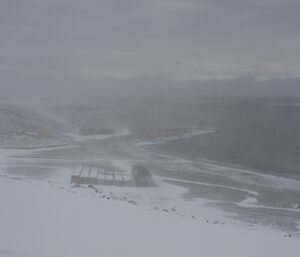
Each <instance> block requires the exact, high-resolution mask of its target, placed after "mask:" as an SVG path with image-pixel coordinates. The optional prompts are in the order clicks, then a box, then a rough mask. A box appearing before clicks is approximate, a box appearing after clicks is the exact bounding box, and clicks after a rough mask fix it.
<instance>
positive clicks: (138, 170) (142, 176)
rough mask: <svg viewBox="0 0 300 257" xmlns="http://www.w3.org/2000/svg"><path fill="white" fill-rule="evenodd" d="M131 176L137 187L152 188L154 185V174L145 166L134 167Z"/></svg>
mask: <svg viewBox="0 0 300 257" xmlns="http://www.w3.org/2000/svg"><path fill="white" fill-rule="evenodd" d="M131 176H132V181H133V183H134V184H135V185H136V186H150V185H151V184H152V174H151V172H150V171H149V170H148V169H147V168H146V167H144V166H140V165H134V166H132V169H131Z"/></svg>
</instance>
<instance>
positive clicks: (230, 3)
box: [0, 0, 300, 86]
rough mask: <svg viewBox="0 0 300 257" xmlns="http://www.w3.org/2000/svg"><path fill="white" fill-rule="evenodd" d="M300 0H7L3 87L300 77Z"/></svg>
mask: <svg viewBox="0 0 300 257" xmlns="http://www.w3.org/2000/svg"><path fill="white" fill-rule="evenodd" d="M299 46H300V1H299V0H106V1H102V0H1V1H0V77H1V85H0V86H5V85H9V84H13V83H21V82H23V83H24V84H26V83H27V84H28V83H29V84H30V83H33V84H34V83H39V82H40V81H48V82H49V80H54V81H61V82H62V83H63V82H64V81H66V80H67V81H70V78H81V79H83V80H84V79H93V80H95V79H96V80H97V79H100V78H103V77H114V78H134V77H141V76H147V77H155V78H156V77H159V78H166V79H171V80H189V79H199V80H202V79H210V78H221V79H222V78H231V77H239V76H244V75H254V76H256V77H263V78H275V77H299V76H300V49H299Z"/></svg>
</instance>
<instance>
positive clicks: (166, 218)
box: [0, 177, 300, 257]
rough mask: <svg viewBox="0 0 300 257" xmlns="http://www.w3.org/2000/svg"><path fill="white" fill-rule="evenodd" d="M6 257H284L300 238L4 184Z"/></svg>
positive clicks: (0, 249)
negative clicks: (207, 222) (208, 222)
mask: <svg viewBox="0 0 300 257" xmlns="http://www.w3.org/2000/svg"><path fill="white" fill-rule="evenodd" d="M0 203H1V212H0V256H1V257H2V256H14V257H21V256H22V257H27V256H28V257H29V256H30V257H40V256H43V257H76V256H78V257H83V256H89V257H93V256H95V257H96V256H97V257H98V256H106V257H108V256H114V257H118V256H122V257H126V256H128V257H135V256H136V257H150V256H151V257H154V256H155V257H168V256H170V257H176V256H178V257H183V256H185V257H192V256H193V257H199V256H205V257H213V256H215V257H221V256H222V257H224V256H230V257H258V256H261V257H268V256H270V257H277V256H278V257H282V256H288V257H293V256H295V257H296V256H297V257H298V256H299V252H300V244H299V239H296V238H291V239H290V238H284V237H283V235H282V234H279V233H276V232H274V233H271V232H270V231H268V232H264V231H260V230H259V231H251V230H247V229H246V228H234V227H230V226H221V225H213V224H205V223H203V222H199V221H197V220H193V219H190V218H185V217H180V216H176V215H171V214H170V213H165V212H157V211H151V210H145V209H143V208H140V207H139V206H135V205H128V203H126V202H120V201H114V200H111V199H110V200H107V199H103V198H102V197H97V195H94V194H92V193H89V194H87V193H78V191H76V190H73V189H71V188H65V189H61V188H55V187H51V186H49V185H46V184H45V183H44V182H34V181H28V180H21V181H15V180H11V179H9V178H7V177H0Z"/></svg>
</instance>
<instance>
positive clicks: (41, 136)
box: [0, 104, 65, 147]
mask: <svg viewBox="0 0 300 257" xmlns="http://www.w3.org/2000/svg"><path fill="white" fill-rule="evenodd" d="M63 140H65V137H64V126H63V125H62V124H60V123H58V122H56V121H54V120H52V119H49V118H46V117H44V116H43V115H41V114H38V112H36V111H34V110H32V109H30V108H26V107H23V106H17V105H9V104H0V146H1V147H38V146H49V145H57V144H63V143H64V142H63Z"/></svg>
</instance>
